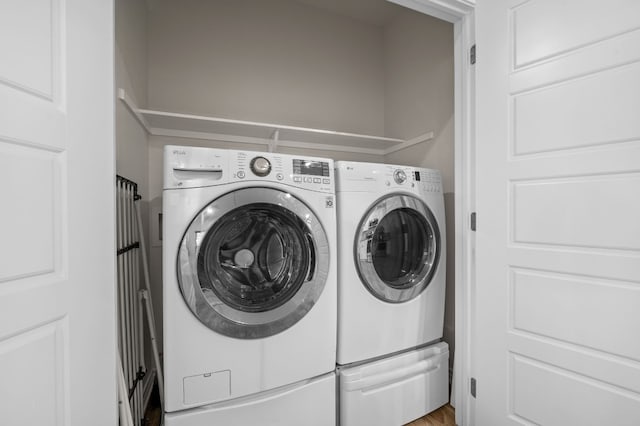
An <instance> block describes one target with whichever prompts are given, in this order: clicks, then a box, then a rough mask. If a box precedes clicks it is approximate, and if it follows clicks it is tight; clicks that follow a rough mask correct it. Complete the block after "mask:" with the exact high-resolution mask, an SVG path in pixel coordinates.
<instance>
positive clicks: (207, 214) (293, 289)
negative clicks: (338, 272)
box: [178, 188, 329, 339]
mask: <svg viewBox="0 0 640 426" xmlns="http://www.w3.org/2000/svg"><path fill="white" fill-rule="evenodd" d="M328 250H329V248H328V242H327V237H326V234H325V232H324V229H323V228H322V225H321V224H320V222H319V221H318V218H317V217H316V216H315V214H314V213H313V212H312V211H311V210H310V209H309V208H308V207H307V206H306V205H305V204H304V203H303V202H302V201H300V200H298V199H297V198H295V197H294V196H292V195H291V194H289V193H287V192H283V191H278V190H275V189H270V188H246V189H241V190H238V191H234V192H231V193H228V194H225V195H223V196H222V197H220V198H218V199H216V200H214V201H212V202H211V203H210V204H209V205H208V206H206V207H205V208H204V209H202V210H201V211H200V212H199V213H198V215H197V216H196V217H195V219H194V220H193V221H192V222H191V224H190V225H189V228H188V229H187V231H186V233H185V235H184V237H183V240H182V243H181V246H180V250H179V254H178V282H179V284H180V289H181V291H182V295H183V297H184V299H185V301H186V302H187V305H188V306H189V308H190V309H191V311H192V312H193V313H194V314H195V315H196V316H197V317H198V319H199V320H200V321H201V322H202V323H203V324H205V325H206V326H207V327H209V328H211V329H212V330H214V331H216V332H218V333H221V334H224V335H227V336H231V337H237V338H245V339H250V338H260V337H267V336H271V335H273V334H276V333H279V332H281V331H283V330H285V329H287V328H289V327H290V326H292V325H293V324H295V323H296V322H297V321H299V320H300V319H301V318H302V317H303V316H304V315H305V314H306V313H307V312H308V311H309V310H310V309H311V307H312V306H313V305H314V304H315V302H316V301H317V300H318V298H319V297H320V294H321V293H322V290H323V288H324V285H325V282H326V278H327V274H328V269H329V260H328V259H329V256H328V253H329V252H328Z"/></svg>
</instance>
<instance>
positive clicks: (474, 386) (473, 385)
mask: <svg viewBox="0 0 640 426" xmlns="http://www.w3.org/2000/svg"><path fill="white" fill-rule="evenodd" d="M471 396H472V397H474V398H475V397H476V379H475V377H472V378H471Z"/></svg>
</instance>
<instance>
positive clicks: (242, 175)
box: [236, 170, 244, 179]
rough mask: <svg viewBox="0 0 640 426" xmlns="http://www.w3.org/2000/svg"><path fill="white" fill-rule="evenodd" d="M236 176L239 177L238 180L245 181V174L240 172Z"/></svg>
mask: <svg viewBox="0 0 640 426" xmlns="http://www.w3.org/2000/svg"><path fill="white" fill-rule="evenodd" d="M236 176H238V178H240V179H244V172H243V171H242V170H240V171H239V172H238V173H236Z"/></svg>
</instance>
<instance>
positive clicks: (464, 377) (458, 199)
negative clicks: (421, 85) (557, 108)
mask: <svg viewBox="0 0 640 426" xmlns="http://www.w3.org/2000/svg"><path fill="white" fill-rule="evenodd" d="M387 1H389V2H391V3H396V4H398V5H401V6H404V7H407V8H409V9H413V10H415V11H417V12H420V13H424V14H426V15H430V16H433V17H435V18H439V19H442V20H444V21H447V22H450V23H452V24H453V46H454V47H453V50H454V123H455V124H454V129H455V130H454V133H455V136H454V177H455V187H454V188H455V189H454V190H455V196H454V205H455V294H456V296H455V362H454V366H455V367H454V375H453V383H452V389H451V402H452V405H455V408H456V424H458V425H461V426H465V425H470V424H473V423H474V417H475V399H474V398H473V397H472V396H471V392H470V391H467V389H469V390H470V383H471V377H472V369H473V362H472V359H473V358H472V353H473V344H474V339H473V336H474V332H475V330H474V326H473V318H474V315H475V293H474V288H475V285H474V280H475V234H474V231H472V230H471V214H472V212H474V211H475V208H476V185H475V181H476V179H475V176H476V157H475V143H476V141H475V69H474V67H473V66H472V64H471V61H470V52H471V48H472V46H474V45H475V38H476V36H475V14H474V10H475V9H474V8H475V0H387ZM474 49H475V48H474ZM474 55H475V52H474Z"/></svg>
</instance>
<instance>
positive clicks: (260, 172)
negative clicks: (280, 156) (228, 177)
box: [250, 157, 271, 176]
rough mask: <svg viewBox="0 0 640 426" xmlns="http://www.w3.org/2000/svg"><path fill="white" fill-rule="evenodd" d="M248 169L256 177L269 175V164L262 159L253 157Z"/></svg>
mask: <svg viewBox="0 0 640 426" xmlns="http://www.w3.org/2000/svg"><path fill="white" fill-rule="evenodd" d="M250 167H251V171H252V172H253V173H254V174H255V175H256V176H266V175H268V174H269V173H271V163H270V162H269V160H267V159H266V158H264V157H254V159H253V160H251V164H250Z"/></svg>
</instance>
